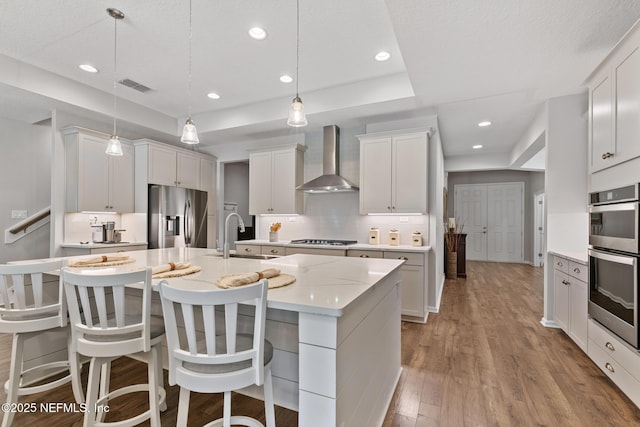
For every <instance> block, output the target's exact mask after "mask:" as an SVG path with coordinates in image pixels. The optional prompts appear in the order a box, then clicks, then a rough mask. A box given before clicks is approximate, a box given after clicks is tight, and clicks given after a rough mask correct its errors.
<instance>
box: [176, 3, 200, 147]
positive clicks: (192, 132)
mask: <svg viewBox="0 0 640 427" xmlns="http://www.w3.org/2000/svg"><path fill="white" fill-rule="evenodd" d="M191 15H192V14H191V0H189V94H188V96H189V118H188V119H187V121H186V122H185V124H184V127H183V128H182V137H181V138H180V141H181V142H183V143H185V144H198V143H200V139H199V138H198V130H197V129H196V125H195V123H193V120H191Z"/></svg>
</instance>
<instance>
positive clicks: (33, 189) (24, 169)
mask: <svg viewBox="0 0 640 427" xmlns="http://www.w3.org/2000/svg"><path fill="white" fill-rule="evenodd" d="M0 130H1V131H0V146H1V147H2V167H0V194H2V197H0V231H1V232H2V236H4V230H5V229H7V228H9V227H11V226H13V225H15V224H16V223H18V222H20V221H21V220H19V219H11V211H12V210H26V211H27V212H28V215H32V214H34V213H35V212H37V211H39V210H41V209H43V208H46V207H47V206H49V204H50V202H51V200H50V188H51V187H50V182H51V165H50V161H51V138H50V136H51V131H50V127H49V126H38V125H32V124H30V123H24V122H19V121H15V120H9V119H4V118H0ZM48 256H49V226H48V225H45V226H43V227H41V228H39V229H38V230H36V231H34V232H33V233H30V234H29V235H27V236H25V237H23V238H22V239H20V240H18V241H16V242H15V243H12V244H5V243H4V239H3V240H2V245H0V263H4V262H7V261H15V260H21V259H37V258H47V257H48Z"/></svg>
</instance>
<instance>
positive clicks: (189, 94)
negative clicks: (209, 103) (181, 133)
mask: <svg viewBox="0 0 640 427" xmlns="http://www.w3.org/2000/svg"><path fill="white" fill-rule="evenodd" d="M192 15H193V13H192V12H191V0H189V90H188V91H187V96H188V98H189V120H191V34H192V31H191V17H192Z"/></svg>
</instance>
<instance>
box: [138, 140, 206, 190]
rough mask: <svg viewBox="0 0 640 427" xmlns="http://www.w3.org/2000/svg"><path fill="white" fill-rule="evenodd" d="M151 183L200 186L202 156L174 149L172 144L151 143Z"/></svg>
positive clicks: (196, 187) (149, 178)
mask: <svg viewBox="0 0 640 427" xmlns="http://www.w3.org/2000/svg"><path fill="white" fill-rule="evenodd" d="M148 147H149V176H148V181H149V183H150V184H159V185H169V186H177V187H184V188H193V189H196V190H197V189H199V188H200V156H199V155H198V154H191V153H188V152H183V151H178V150H175V149H172V148H171V147H170V146H166V147H165V146H159V145H149V146H148Z"/></svg>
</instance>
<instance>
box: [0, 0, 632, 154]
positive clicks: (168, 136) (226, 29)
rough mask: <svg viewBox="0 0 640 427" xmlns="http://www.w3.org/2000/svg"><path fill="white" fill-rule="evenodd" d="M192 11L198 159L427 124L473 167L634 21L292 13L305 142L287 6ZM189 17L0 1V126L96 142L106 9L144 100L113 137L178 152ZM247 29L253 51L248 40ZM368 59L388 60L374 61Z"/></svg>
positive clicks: (404, 12) (158, 9) (572, 86)
mask: <svg viewBox="0 0 640 427" xmlns="http://www.w3.org/2000/svg"><path fill="white" fill-rule="evenodd" d="M192 2H193V39H192V40H193V42H192V43H193V54H192V60H193V88H192V105H193V107H192V108H193V113H194V114H193V116H194V120H195V121H196V124H197V125H198V129H199V131H200V134H201V135H200V137H201V141H202V144H203V145H204V146H209V145H216V144H224V143H228V142H233V141H237V140H241V139H245V140H246V139H248V138H257V137H259V136H260V135H262V134H264V135H268V136H270V137H273V136H278V135H288V134H290V133H293V132H303V131H313V130H315V129H319V128H320V127H321V126H324V125H326V124H331V123H336V124H338V125H341V126H347V125H355V124H365V123H369V122H371V121H374V120H376V121H384V120H389V119H402V118H409V117H416V116H420V115H427V114H433V113H436V114H438V122H439V127H440V132H441V139H442V141H443V144H444V152H445V155H446V156H453V155H456V156H459V155H475V154H476V153H475V152H474V150H472V148H471V146H472V145H475V144H482V145H483V146H484V148H483V152H484V153H485V154H486V153H496V154H504V153H506V152H509V151H510V150H511V149H512V147H513V146H514V144H516V142H518V140H519V138H520V137H521V136H522V135H523V133H524V131H525V129H526V128H527V126H528V125H529V123H530V122H531V121H532V120H533V118H534V117H535V115H536V114H537V113H538V111H539V110H540V108H541V106H542V104H543V102H544V101H545V100H546V99H547V98H549V97H554V96H562V95H566V94H571V93H576V92H579V91H581V90H583V89H582V84H583V82H584V80H585V78H586V77H587V76H588V74H589V73H590V72H591V71H592V70H593V69H594V68H595V66H596V65H597V64H598V62H600V61H601V60H602V58H604V56H605V55H606V54H607V53H608V52H609V51H610V50H611V48H612V47H613V46H614V45H615V43H616V42H617V41H618V40H619V39H620V38H621V37H622V36H623V35H624V33H625V32H626V31H627V30H628V29H629V28H630V27H631V26H632V25H633V23H634V22H635V21H636V20H637V19H638V18H640V2H638V1H636V0H561V1H558V0H535V1H532V0H458V1H450V0H428V1H427V0H386V1H385V0H349V1H344V0H323V1H312V0H300V16H301V22H300V32H301V34H300V80H299V85H300V95H301V97H302V99H303V101H304V103H305V107H306V110H307V113H308V119H309V122H310V126H309V128H306V129H303V130H293V129H291V128H289V127H287V126H286V123H285V121H286V115H287V110H288V105H289V102H290V100H291V98H292V97H293V96H294V94H295V83H293V84H288V85H287V84H283V83H281V82H280V81H279V80H278V78H279V76H280V75H281V74H284V73H288V74H292V75H294V74H295V28H296V26H295V13H296V11H295V1H294V0H263V1H255V0H253V1H252V0H218V1H212V0H192ZM188 4H189V3H188V1H187V0H137V1H134V0H111V1H104V0H92V1H86V0H65V1H62V2H43V1H38V0H21V1H15V0H0V115H4V116H7V117H13V118H17V117H21V118H22V119H26V120H31V121H36V120H39V119H42V118H43V117H44V116H46V114H47V111H48V109H50V108H58V109H62V110H65V111H66V110H68V111H70V112H72V113H75V114H80V115H88V116H92V118H93V119H94V120H97V121H102V122H104V123H105V126H108V123H109V120H110V116H111V114H112V113H113V105H112V98H111V97H112V90H113V29H114V21H113V19H112V18H111V17H109V16H108V15H107V13H106V12H105V9H106V8H107V7H115V8H118V9H120V10H122V11H123V12H124V13H125V15H126V18H125V19H124V20H123V21H119V22H118V43H119V49H118V69H119V72H118V79H122V78H130V79H133V80H135V81H138V82H139V83H142V84H144V85H146V86H148V87H150V88H152V89H153V90H152V91H151V92H149V93H147V94H141V93H138V92H136V91H134V90H132V89H130V88H126V87H123V86H119V87H118V96H119V99H120V107H119V114H118V117H119V123H120V127H121V129H123V131H122V132H123V133H122V136H128V137H154V138H156V139H164V140H168V141H174V140H176V141H177V139H178V137H177V135H178V134H179V132H180V129H181V125H182V123H183V122H184V119H185V117H186V115H187V112H188V106H189V99H188V96H187V88H188V85H187V74H188V68H187V63H188V49H187V47H188ZM254 25H259V26H262V27H264V28H265V29H266V30H267V32H268V37H267V39H266V40H264V41H255V40H253V39H250V38H249V37H248V35H247V30H248V29H249V28H250V27H252V26H254ZM379 50H387V51H389V52H391V55H392V58H391V60H390V61H388V62H384V63H379V62H376V61H374V60H373V56H374V54H375V53H376V52H378V51H379ZM80 63H91V64H93V65H95V66H96V67H97V68H99V69H100V72H99V73H98V74H88V73H85V72H82V71H80V70H79V69H78V64H80ZM34 67H35V68H34ZM3 69H4V71H3ZM209 91H216V92H218V93H219V94H220V95H221V96H222V99H220V100H217V101H214V100H211V99H209V98H207V97H206V93H207V92H209ZM481 120H490V121H492V122H493V125H492V126H490V127H488V128H478V127H477V123H478V122H479V121H481ZM163 137H164V138H163Z"/></svg>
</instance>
